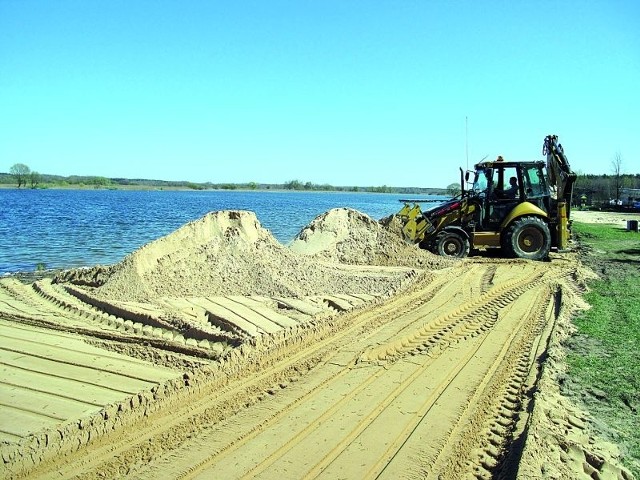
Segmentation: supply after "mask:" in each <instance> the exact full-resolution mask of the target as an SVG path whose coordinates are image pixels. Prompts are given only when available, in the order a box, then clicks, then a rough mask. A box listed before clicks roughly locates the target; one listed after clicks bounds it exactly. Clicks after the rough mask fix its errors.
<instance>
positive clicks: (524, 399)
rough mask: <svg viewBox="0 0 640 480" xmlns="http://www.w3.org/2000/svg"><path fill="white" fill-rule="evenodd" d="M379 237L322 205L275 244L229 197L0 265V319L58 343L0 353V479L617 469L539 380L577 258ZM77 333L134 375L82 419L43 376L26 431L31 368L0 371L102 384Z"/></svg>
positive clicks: (571, 295) (573, 292)
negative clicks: (34, 275)
mask: <svg viewBox="0 0 640 480" xmlns="http://www.w3.org/2000/svg"><path fill="white" fill-rule="evenodd" d="M392 232H393V225H392V222H390V223H387V224H381V223H378V222H375V221H372V220H371V219H369V218H368V217H366V216H364V215H362V214H360V213H358V212H354V211H350V210H348V209H337V210H335V211H330V212H327V213H326V214H324V215H323V216H321V217H319V218H318V219H316V220H315V221H314V222H313V223H312V224H310V225H309V226H308V227H307V228H306V229H304V230H303V232H301V234H300V236H299V237H298V239H297V240H296V242H294V245H295V246H294V247H292V248H291V249H287V248H284V247H282V246H281V245H279V244H277V242H275V241H274V240H273V239H272V237H270V234H268V232H266V231H264V230H263V229H262V228H261V227H260V225H259V223H258V222H257V219H255V216H253V214H251V213H250V212H217V213H213V214H209V215H208V216H206V217H204V218H203V219H201V220H199V221H197V222H193V223H192V224H188V225H186V226H185V227H183V228H182V229H180V230H178V231H177V232H174V234H171V235H169V236H167V237H164V238H162V239H159V240H157V241H156V242H152V243H151V244H149V245H147V246H145V247H143V248H142V249H141V250H139V251H137V252H135V253H134V254H132V255H131V256H130V257H128V258H127V259H125V261H123V262H122V263H121V264H118V265H115V266H113V267H106V268H105V267H100V268H98V267H96V268H95V269H92V270H84V271H74V272H68V273H65V274H64V275H61V276H59V277H58V278H57V279H56V282H54V283H52V282H50V281H40V282H36V283H35V284H32V285H28V286H24V285H21V284H18V283H17V282H15V281H11V280H3V281H1V282H0V287H1V288H0V319H1V322H2V323H0V326H4V330H2V329H0V335H2V336H3V337H4V338H8V337H10V336H12V335H13V334H12V333H11V332H12V331H13V330H11V329H14V330H15V329H16V328H20V329H22V330H23V331H25V332H32V333H28V335H36V333H35V332H37V335H38V336H40V335H44V336H45V337H46V339H45V340H43V342H42V343H46V342H49V341H50V340H49V337H50V338H54V337H57V338H63V337H64V338H66V337H65V336H68V335H72V336H73V338H74V340H73V341H71V340H70V341H69V342H68V343H67V342H66V341H65V348H66V351H65V353H64V354H59V355H58V356H55V355H54V356H51V358H48V361H50V362H57V363H56V364H55V365H58V367H55V368H54V367H51V365H52V364H47V365H43V364H42V363H37V362H36V360H34V359H33V358H34V357H36V356H37V355H41V353H40V352H38V351H37V349H36V350H34V349H31V350H29V349H26V348H22V349H21V350H20V352H19V353H16V352H15V351H17V350H18V349H17V348H14V349H13V350H11V349H7V348H4V349H3V350H1V351H2V352H3V355H4V356H3V357H2V358H3V359H4V360H3V361H4V363H3V365H4V366H5V368H4V370H3V371H2V372H3V373H2V375H3V376H2V377H1V378H0V382H2V383H1V385H4V386H5V387H4V388H8V389H13V393H12V394H14V395H21V398H26V399H27V401H25V404H24V405H22V406H19V407H18V410H20V409H22V411H21V413H20V414H21V415H23V416H24V415H27V413H28V412H31V413H29V415H31V416H32V417H33V418H35V420H33V421H32V425H34V427H33V428H31V429H30V430H29V431H24V432H23V433H17V434H16V435H15V436H14V437H13V438H9V437H8V436H7V437H6V438H5V441H4V442H3V445H2V455H3V459H4V462H3V473H2V475H3V476H4V477H21V476H28V477H30V478H50V477H52V476H56V477H62V478H69V477H73V476H76V475H77V476H79V477H81V478H104V477H107V478H113V477H131V478H152V477H159V478H303V477H322V478H407V477H412V478H423V477H426V478H466V477H470V478H493V477H504V478H513V477H515V476H519V477H520V478H581V477H584V478H596V477H593V474H594V472H595V474H597V475H600V477H599V478H609V477H611V478H616V477H620V478H623V477H622V476H623V475H624V474H625V473H624V472H623V471H622V470H620V469H618V468H616V467H615V466H614V464H615V456H616V451H615V449H612V448H611V446H609V445H606V444H604V443H602V442H600V441H599V440H598V439H596V438H595V437H593V436H591V435H590V433H589V426H588V419H586V418H585V417H584V415H583V414H581V413H579V412H577V411H576V410H571V409H570V406H567V405H566V404H564V403H563V401H562V400H560V399H559V398H560V397H559V396H558V394H557V389H556V390H554V375H555V374H556V373H554V372H557V369H558V365H561V358H560V356H558V355H557V354H555V353H554V352H555V351H556V350H557V349H559V348H560V347H559V346H558V344H559V341H560V340H561V338H562V336H563V335H566V334H567V333H566V332H568V331H569V330H570V328H571V327H570V317H571V315H572V314H573V312H574V310H575V309H576V308H579V307H581V303H580V298H579V293H580V289H581V288H582V279H583V278H584V276H585V275H586V274H587V272H585V271H583V269H581V267H580V265H579V262H578V260H577V258H575V257H574V256H572V255H571V254H566V255H562V256H554V257H553V259H552V261H551V262H550V263H549V262H546V263H545V262H526V261H514V260H495V259H476V260H474V259H470V260H466V261H464V262H450V261H444V260H443V259H440V258H436V257H433V256H431V255H430V254H428V253H427V252H423V251H418V250H416V249H415V247H409V246H407V245H405V244H404V243H402V242H401V241H400V239H399V238H398V237H397V236H396V235H393V234H391V233H392ZM380 252H384V255H380ZM337 261H340V262H342V263H331V262H337ZM344 262H347V263H349V265H345V263H344ZM380 265H382V266H380ZM43 332H44V333H43ZM46 332H49V333H48V334H47V333H46ZM14 336H15V335H14ZM86 343H90V344H91V347H86ZM82 345H85V346H82ZM549 345H551V348H549ZM87 348H90V351H91V352H92V354H95V350H100V351H102V352H104V353H103V354H102V355H101V356H100V358H105V359H106V360H107V361H108V362H116V361H119V360H116V359H120V358H122V357H124V356H126V357H129V358H132V359H135V360H134V361H132V362H131V363H130V365H129V369H128V371H127V372H126V373H127V375H129V377H135V378H137V379H142V378H144V379H145V380H146V381H148V383H146V384H140V385H138V384H134V383H131V382H133V378H129V380H128V381H129V382H130V383H129V384H128V387H127V388H129V389H131V388H133V389H134V390H136V389H137V390H139V391H138V392H137V393H134V394H131V392H130V391H129V390H127V389H125V388H120V389H119V390H120V393H119V394H118V395H116V396H115V397H113V398H111V397H95V399H94V400H95V403H96V404H97V405H98V411H97V412H96V411H95V410H94V411H92V412H86V414H83V413H82V412H80V413H79V412H77V411H76V410H73V408H71V407H72V404H71V402H72V401H73V400H74V398H73V397H74V396H75V394H65V395H59V394H58V395H57V394H56V391H55V390H54V389H53V388H49V387H47V382H45V383H43V386H42V388H41V390H42V391H43V392H41V393H40V395H49V396H50V397H52V398H54V397H55V402H56V405H58V406H59V409H58V411H57V413H55V414H54V413H52V411H51V410H48V406H47V405H44V404H43V405H44V406H42V407H40V413H41V415H40V417H41V419H40V421H41V423H40V427H39V428H38V424H37V418H38V416H37V410H38V409H34V408H33V406H29V405H27V403H29V402H30V401H31V400H29V398H30V397H29V396H30V393H29V392H30V391H31V390H30V388H31V387H30V385H29V384H28V382H23V383H20V382H16V381H14V382H13V383H11V382H10V381H9V380H8V379H9V376H11V378H14V379H15V378H19V377H20V376H21V375H23V373H22V372H25V369H28V370H29V372H30V373H29V375H39V376H40V377H42V378H45V379H49V380H48V381H50V382H54V380H53V379H54V378H55V382H58V387H57V388H61V389H65V388H66V389H67V391H68V392H76V391H82V390H83V389H86V388H87V386H91V388H94V389H99V390H100V391H104V390H105V389H108V388H109V386H110V385H112V384H110V383H109V382H110V381H112V379H113V375H116V374H117V373H122V372H121V371H120V370H119V368H118V367H117V364H116V363H113V364H110V365H109V366H101V364H100V362H97V361H84V363H87V365H86V366H85V368H86V367H89V368H92V369H94V372H95V373H94V375H93V376H92V377H91V378H90V379H87V378H85V377H81V376H78V373H77V372H76V371H75V370H74V369H69V368H68V364H69V363H73V362H69V360H68V358H67V356H66V355H71V356H73V357H74V358H76V357H77V355H79V353H78V352H80V351H83V350H85V349H87ZM554 349H555V350H554ZM16 355H17V356H18V357H20V358H18V357H16ZM548 355H550V358H551V360H550V361H549V360H547V356H548ZM96 358H97V357H96ZM112 358H113V359H114V360H110V359H112ZM12 362H13V363H12ZM16 362H22V363H20V364H18V363H16ZM24 362H26V363H24ZM76 363H81V362H76ZM62 366H64V367H62ZM107 369H110V371H109V372H108V374H107V373H106V372H105V370H107ZM143 371H144V372H146V374H145V375H142V374H141V372H143ZM98 372H102V373H98ZM152 372H157V373H153V374H152ZM162 375H165V376H164V377H163V376H162ZM137 381H139V380H137ZM8 384H11V385H9V386H7V385H8ZM111 388H112V390H113V386H112V387H111ZM78 389H80V390H78ZM3 404H5V402H3ZM100 405H102V406H101V407H100ZM7 408H9V407H8V406H7V405H4V406H3V405H0V415H1V416H2V418H3V419H4V418H6V417H5V415H4V414H5V413H6V412H7V411H8V410H7ZM12 408H14V410H16V407H15V406H13V407H12ZM34 412H36V413H34ZM52 418H53V419H54V421H53V423H52ZM56 419H57V420H56ZM5 422H6V421H5ZM0 430H2V431H8V428H6V427H5V426H4V425H3V428H0ZM14 430H15V429H14Z"/></svg>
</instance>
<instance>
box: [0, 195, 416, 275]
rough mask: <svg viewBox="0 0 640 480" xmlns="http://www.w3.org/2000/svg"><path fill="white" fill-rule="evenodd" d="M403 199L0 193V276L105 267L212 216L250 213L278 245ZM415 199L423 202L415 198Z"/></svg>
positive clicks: (386, 211)
mask: <svg viewBox="0 0 640 480" xmlns="http://www.w3.org/2000/svg"><path fill="white" fill-rule="evenodd" d="M401 197H402V196H401V195H394V194H367V193H333V192H332V193H320V192H254V191H138V190H133V191H130V190H24V189H20V190H18V189H4V190H2V189H0V275H1V274H4V273H8V272H18V271H25V272H30V271H33V270H35V269H37V268H42V267H44V268H47V269H52V268H70V267H77V266H86V265H97V264H111V263H116V262H118V261H120V260H122V259H123V258H124V257H125V256H126V255H127V254H129V253H131V252H133V251H134V250H136V249H137V248H139V247H141V246H142V245H144V244H146V243H148V242H150V241H152V240H155V239H156V238H158V237H161V236H163V235H166V234H168V233H170V232H172V231H174V230H175V229H177V228H179V227H180V226H181V225H183V224H185V223H187V222H189V221H192V220H196V219H198V218H200V217H202V216H203V215H204V214H206V213H207V212H210V211H215V210H251V211H253V212H255V213H256V215H257V217H258V220H259V221H260V223H261V224H262V226H263V227H265V228H267V229H269V230H270V231H271V232H272V233H273V235H274V236H275V237H276V238H277V239H278V240H279V241H280V242H281V243H283V244H287V243H288V242H290V241H291V240H292V239H293V238H294V237H295V235H296V234H297V233H298V232H299V231H300V230H301V229H302V228H303V227H304V226H306V225H307V224H309V222H311V220H313V219H314V218H315V217H316V216H318V215H319V214H321V213H324V212H326V211H327V210H329V209H331V208H336V207H349V208H354V209H356V210H359V211H361V212H363V213H366V214H367V215H369V216H371V217H372V218H374V219H380V218H382V217H385V216H387V215H390V214H392V213H396V212H397V211H398V210H399V209H400V207H401V206H402V205H401V204H400V202H399V201H398V200H399V199H400V198H401ZM422 198H427V197H424V196H422Z"/></svg>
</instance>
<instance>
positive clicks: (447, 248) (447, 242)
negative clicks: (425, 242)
mask: <svg viewBox="0 0 640 480" xmlns="http://www.w3.org/2000/svg"><path fill="white" fill-rule="evenodd" d="M435 250H436V252H435V253H437V254H438V255H441V256H443V257H455V258H464V257H466V256H467V255H469V239H468V238H467V237H465V236H463V235H462V234H460V233H456V232H448V231H444V232H440V233H439V234H438V236H437V237H436V243H435Z"/></svg>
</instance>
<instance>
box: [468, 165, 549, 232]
mask: <svg viewBox="0 0 640 480" xmlns="http://www.w3.org/2000/svg"><path fill="white" fill-rule="evenodd" d="M499 158H501V157H499ZM544 165H545V164H544V162H542V161H538V162H505V161H503V160H497V161H494V162H483V163H479V164H478V165H476V168H475V178H474V182H473V186H472V188H471V190H470V197H471V198H474V197H475V199H476V202H475V203H476V204H477V205H478V207H479V208H478V209H477V210H476V212H477V214H476V218H475V221H476V222H477V224H479V225H480V226H481V227H482V230H493V231H497V230H499V229H500V227H501V226H503V225H502V223H503V221H504V220H505V218H506V217H507V215H508V214H509V213H510V212H511V211H512V210H513V209H514V208H515V207H516V206H517V205H518V204H520V203H522V202H530V203H532V204H534V205H536V206H537V207H539V208H540V209H542V210H544V211H545V212H547V213H549V208H550V205H549V186H548V184H547V182H546V181H545V176H544V170H543V168H544Z"/></svg>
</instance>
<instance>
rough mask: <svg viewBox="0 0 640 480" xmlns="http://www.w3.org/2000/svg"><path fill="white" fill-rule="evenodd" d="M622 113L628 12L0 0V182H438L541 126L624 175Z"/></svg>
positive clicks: (528, 143)
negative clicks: (0, 175)
mask: <svg viewBox="0 0 640 480" xmlns="http://www.w3.org/2000/svg"><path fill="white" fill-rule="evenodd" d="M639 115H640V2H638V1H637V0H610V1H605V0H590V1H584V0H580V1H560V0H556V1H443V0H434V1H428V0H419V1H417V0H416V1H387V0H376V1H369V2H363V1H349V0H325V1H311V0H306V1H305V0H298V1H293V0H292V1H279V0H275V1H271V0H269V1H267V0H265V1H238V2H235V1H226V2H222V1H213V0H212V1H204V0H203V1H186V0H185V1H178V0H176V1H162V0H153V1H151V0H149V1H143V0H39V1H37V0H0V171H2V172H8V171H9V168H10V167H11V165H13V164H15V163H25V164H27V165H28V166H29V167H30V168H31V169H32V170H36V171H38V172H40V173H51V174H59V175H74V174H77V175H100V176H106V177H127V178H153V179H163V180H190V181H195V182H206V181H211V182H215V183H218V182H234V183H235V182H249V181H256V182H267V183H282V182H285V181H288V180H294V179H298V180H301V181H305V182H306V181H310V182H313V183H318V184H322V183H330V184H333V185H359V186H380V185H390V186H424V187H444V186H446V185H448V184H450V183H452V182H455V181H457V179H458V170H457V168H458V166H462V167H465V166H466V157H467V155H466V151H467V149H466V145H467V142H466V138H468V156H469V164H470V166H471V165H472V164H473V163H475V162H477V161H479V160H481V159H482V158H483V157H485V156H488V158H495V157H496V156H497V155H503V156H504V157H505V158H506V159H513V160H516V159H519V160H533V159H538V158H542V155H541V147H542V141H543V138H544V136H545V135H547V134H550V133H554V134H557V135H558V136H559V137H560V141H561V143H563V145H564V147H565V151H566V153H567V156H568V158H569V160H570V162H571V165H572V167H573V168H574V169H575V170H577V171H580V172H583V173H606V174H610V173H612V168H611V162H612V160H613V158H614V156H615V155H616V153H618V152H619V153H620V154H621V156H622V167H623V171H625V172H626V173H640V120H639ZM465 119H468V120H467V121H466V120H465ZM466 124H468V136H467V135H466V130H467V129H466V128H465V127H466Z"/></svg>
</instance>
